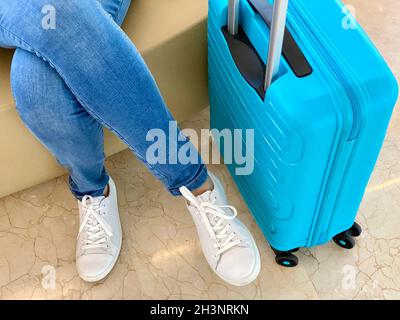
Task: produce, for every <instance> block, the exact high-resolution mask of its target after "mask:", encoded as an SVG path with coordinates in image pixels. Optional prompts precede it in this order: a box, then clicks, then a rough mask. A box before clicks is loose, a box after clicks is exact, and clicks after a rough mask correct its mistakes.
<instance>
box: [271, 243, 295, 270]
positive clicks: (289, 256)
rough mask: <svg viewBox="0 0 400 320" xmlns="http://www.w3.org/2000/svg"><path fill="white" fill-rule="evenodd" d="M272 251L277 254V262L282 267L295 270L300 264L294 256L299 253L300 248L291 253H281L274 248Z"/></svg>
mask: <svg viewBox="0 0 400 320" xmlns="http://www.w3.org/2000/svg"><path fill="white" fill-rule="evenodd" d="M271 248H272V247H271ZM272 250H273V251H274V253H275V262H276V263H277V264H279V265H280V266H282V267H286V268H293V267H295V266H297V265H298V264H299V259H298V258H297V257H296V256H295V255H294V254H293V252H296V251H298V250H299V248H296V249H293V250H290V251H279V250H276V249H274V248H272Z"/></svg>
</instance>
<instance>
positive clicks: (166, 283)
mask: <svg viewBox="0 0 400 320" xmlns="http://www.w3.org/2000/svg"><path fill="white" fill-rule="evenodd" d="M350 4H351V5H352V6H353V7H354V8H355V9H356V15H357V17H358V19H359V20H360V21H361V23H362V24H363V25H364V26H365V29H366V30H367V32H368V33H369V34H370V36H371V37H372V38H373V40H374V41H375V43H376V44H377V46H378V47H379V48H380V50H381V52H382V53H383V55H384V56H385V58H386V59H387V61H388V63H389V64H390V66H391V67H392V69H393V70H394V72H395V73H396V75H397V76H399V75H400V60H399V53H400V39H399V38H398V32H399V30H400V2H399V1H398V0H385V1H372V0H369V1H366V0H353V1H352V2H351V3H350ZM399 112H400V111H399V108H397V109H396V111H395V113H394V116H393V120H392V123H391V126H390V129H389V132H388V136H387V138H386V142H385V145H384V147H383V150H382V153H381V155H380V158H379V161H378V163H377V166H376V169H375V171H374V174H373V176H372V178H371V181H370V184H369V187H368V190H367V193H366V195H365V198H364V200H363V202H362V205H361V208H360V211H359V217H358V221H359V223H360V224H361V225H362V227H363V228H364V233H363V234H362V236H361V237H360V238H359V239H358V240H357V245H356V247H355V248H354V249H353V250H349V251H345V250H343V249H341V248H338V247H337V246H336V245H334V244H333V243H329V244H327V245H325V246H321V247H318V248H313V249H311V250H306V249H302V250H301V251H300V252H299V254H298V256H299V258H300V264H299V266H298V267H297V268H294V269H286V268H282V267H279V266H277V265H276V264H275V262H274V255H273V253H272V252H271V250H270V249H269V247H268V246H267V243H266V241H265V239H264V237H263V235H262V234H261V231H260V230H259V229H258V227H257V226H256V224H255V222H254V220H253V219H252V217H251V215H250V214H249V212H248V210H247V208H246V206H245V204H244V202H243V200H242V198H241V196H240V194H239V193H238V191H237V189H236V187H235V185H234V184H233V182H232V179H231V177H230V176H229V174H228V173H227V170H226V168H225V167H223V166H212V170H213V171H215V172H216V173H217V174H218V175H219V176H220V177H222V179H223V181H224V182H225V183H226V185H227V186H228V187H227V192H228V196H229V198H230V200H231V202H232V204H233V205H235V206H236V207H237V208H238V209H239V211H240V216H241V218H242V219H243V221H244V222H245V223H246V225H247V226H248V227H249V228H250V229H251V230H252V232H253V234H254V235H255V236H256V240H257V243H258V246H259V248H260V251H261V256H262V272H261V274H260V276H259V278H258V279H257V281H256V282H254V283H253V284H251V285H248V286H246V287H243V288H236V287H233V286H230V285H227V284H225V283H223V282H222V281H221V280H219V279H218V278H217V277H216V276H215V275H214V274H213V272H212V271H211V270H210V268H209V267H208V265H207V263H206V262H205V260H204V259H203V256H202V253H201V250H200V247H199V243H198V241H197V237H196V234H195V228H194V226H193V224H192V221H191V219H190V217H189V215H188V214H187V212H186V209H185V205H184V203H183V201H182V200H177V199H173V198H172V197H171V196H169V195H168V194H167V192H166V191H164V189H163V187H162V186H161V185H160V183H159V182H158V181H156V180H155V179H154V178H153V177H152V176H151V175H150V174H149V173H148V172H147V171H146V169H145V168H144V167H143V165H141V164H139V163H138V161H137V160H136V159H135V158H134V157H133V156H132V155H131V154H130V153H129V152H128V151H125V152H122V153H119V154H117V155H115V156H113V157H111V158H110V159H108V160H107V168H108V170H109V171H110V173H111V175H112V176H113V178H114V180H115V181H116V184H117V187H118V190H119V205H120V211H121V218H122V223H123V237H124V243H123V248H122V253H121V257H120V259H119V261H118V264H117V265H116V267H115V269H114V270H113V272H112V273H111V274H110V276H109V277H108V278H107V279H105V280H104V281H102V282H100V283H96V284H87V283H85V282H83V281H81V280H80V279H79V277H78V275H77V273H76V271H75V264H74V252H75V238H76V234H77V229H78V225H77V206H76V201H75V200H74V199H73V198H72V196H71V195H70V194H69V191H68V187H67V183H66V177H61V178H58V179H55V180H52V181H49V182H47V183H44V184H42V185H39V186H36V187H34V188H31V189H29V190H25V191H22V192H19V193H16V194H13V195H11V196H8V197H6V198H3V199H0V248H1V249H0V299H400V161H399V160H400V139H399V137H400V120H399V115H400V114H399ZM183 126H184V127H190V128H195V129H200V128H207V127H208V110H205V111H204V112H202V113H200V114H197V115H195V116H194V117H192V118H191V119H190V120H188V121H186V122H185V123H184V124H183ZM53 280H54V281H53Z"/></svg>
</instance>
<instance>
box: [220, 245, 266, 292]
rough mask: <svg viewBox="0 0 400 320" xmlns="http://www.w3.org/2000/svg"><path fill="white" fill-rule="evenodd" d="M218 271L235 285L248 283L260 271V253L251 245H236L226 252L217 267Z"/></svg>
mask: <svg viewBox="0 0 400 320" xmlns="http://www.w3.org/2000/svg"><path fill="white" fill-rule="evenodd" d="M216 271H217V273H218V274H219V275H220V276H221V277H222V278H223V279H224V280H225V281H227V282H230V283H232V284H234V285H246V284H248V283H250V282H252V281H253V280H255V279H256V278H257V276H258V273H259V272H260V261H259V253H258V250H257V249H254V248H251V247H246V248H243V247H236V248H233V249H231V250H229V251H228V252H225V253H224V254H223V255H222V257H221V259H220V261H219V263H218V265H217V268H216Z"/></svg>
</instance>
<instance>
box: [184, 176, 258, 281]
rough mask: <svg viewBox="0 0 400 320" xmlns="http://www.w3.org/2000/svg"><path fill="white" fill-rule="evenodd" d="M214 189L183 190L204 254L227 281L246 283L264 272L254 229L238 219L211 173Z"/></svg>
mask: <svg viewBox="0 0 400 320" xmlns="http://www.w3.org/2000/svg"><path fill="white" fill-rule="evenodd" d="M209 176H210V178H211V180H212V181H213V183H214V190H213V191H207V192H205V193H203V194H201V195H199V196H197V197H195V196H194V195H193V194H192V193H191V192H190V191H189V190H188V188H186V187H181V188H180V189H179V191H180V192H181V194H182V195H183V196H184V197H185V198H186V200H187V206H188V209H189V211H190V214H191V215H192V217H193V220H194V223H195V225H196V229H197V232H198V235H199V238H200V243H201V247H202V249H203V253H204V255H205V257H206V259H207V262H208V263H209V265H210V266H211V268H212V269H213V270H214V271H215V273H216V274H217V275H218V276H219V277H220V278H222V279H223V280H224V281H226V282H228V283H230V284H232V285H235V286H244V285H247V284H249V283H251V282H252V281H253V280H255V279H256V278H257V276H258V274H259V272H260V268H261V263H260V254H259V252H258V248H257V245H256V243H255V241H254V239H253V237H252V235H251V234H250V231H249V230H248V229H247V228H246V227H245V226H244V225H243V223H242V222H241V221H240V220H239V219H238V218H236V216H237V210H236V209H235V208H234V207H232V206H229V205H227V199H226V195H225V191H224V188H223V186H222V184H221V182H220V181H219V179H218V178H217V177H216V176H214V175H213V174H211V173H209Z"/></svg>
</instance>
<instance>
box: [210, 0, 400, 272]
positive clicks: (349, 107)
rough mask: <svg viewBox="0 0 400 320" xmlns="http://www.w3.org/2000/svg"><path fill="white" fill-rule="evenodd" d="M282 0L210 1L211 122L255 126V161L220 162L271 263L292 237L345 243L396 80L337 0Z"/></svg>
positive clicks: (293, 244)
mask: <svg viewBox="0 0 400 320" xmlns="http://www.w3.org/2000/svg"><path fill="white" fill-rule="evenodd" d="M287 1H288V0H275V4H273V3H272V1H268V0H209V22H208V40H209V89H210V104H211V128H214V129H218V130H219V131H221V130H223V129H230V130H233V129H250V130H251V129H253V130H254V157H253V160H254V170H253V171H252V173H251V174H247V175H237V174H236V169H237V168H239V167H240V166H241V165H239V164H235V163H232V164H229V165H228V169H229V171H230V172H231V174H232V176H233V178H234V180H235V182H236V184H237V185H238V187H239V190H240V192H241V193H242V195H243V197H244V199H245V201H246V203H247V205H248V207H249V209H250V211H251V212H252V214H253V216H254V217H255V219H256V221H257V223H258V225H259V226H260V228H261V229H262V231H263V233H264V235H265V236H266V238H267V240H268V242H269V243H270V245H271V247H272V248H273V249H274V251H275V253H276V260H277V262H278V263H279V264H281V265H284V266H294V265H296V264H297V258H296V257H295V256H294V255H293V251H294V250H296V249H297V248H299V247H312V246H316V245H320V244H323V243H326V242H328V241H330V240H331V239H332V238H333V239H334V241H335V242H336V243H337V244H338V245H340V246H342V247H344V248H347V249H349V248H352V247H353V246H354V239H353V237H355V236H357V235H359V233H360V232H361V230H360V228H359V226H358V225H357V224H355V223H354V221H355V217H356V214H357V211H358V208H359V205H360V202H361V200H362V197H363V194H364V192H365V189H366V186H367V183H368V180H369V177H370V175H371V173H372V170H373V168H374V165H375V162H376V160H377V157H378V154H379V151H380V149H381V146H382V143H383V140H384V137H385V133H386V130H387V127H388V124H389V121H390V117H391V114H392V111H393V107H394V105H395V102H396V100H397V94H398V87H397V83H396V80H395V78H394V76H393V74H392V73H391V71H390V70H389V68H388V66H387V65H386V63H385V61H384V60H383V58H382V57H381V55H380V54H379V53H378V51H377V49H376V48H375V47H374V45H373V44H372V42H371V41H370V40H369V38H368V36H367V35H366V34H365V32H364V31H363V30H362V28H361V27H360V25H359V24H358V23H357V22H356V21H355V19H354V18H353V17H352V16H351V15H350V14H349V13H348V11H347V10H346V8H345V7H344V5H343V4H342V3H341V2H340V1H339V0H289V4H288V6H287V3H286V4H285V2H287ZM286 9H287V10H286ZM286 12H287V15H286ZM228 16H229V18H228ZM285 18H286V28H285V26H284V24H285ZM271 26H272V27H271ZM270 28H271V32H270ZM283 34H284V37H283ZM282 38H284V40H283V45H281V43H282V40H281V39H282ZM270 40H271V41H270ZM281 48H282V56H281V55H280V51H279V50H281ZM268 49H269V50H270V52H269V53H268ZM276 52H278V58H277V57H276ZM267 57H268V66H267V67H266V64H267ZM266 69H267V71H266ZM271 80H272V81H271ZM271 82H272V83H271ZM217 142H218V141H217ZM219 142H220V150H221V154H222V156H223V157H226V156H227V155H226V154H224V149H225V148H224V141H223V140H221V141H219ZM242 142H243V145H246V143H249V142H248V141H246V140H245V139H243V141H242Z"/></svg>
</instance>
